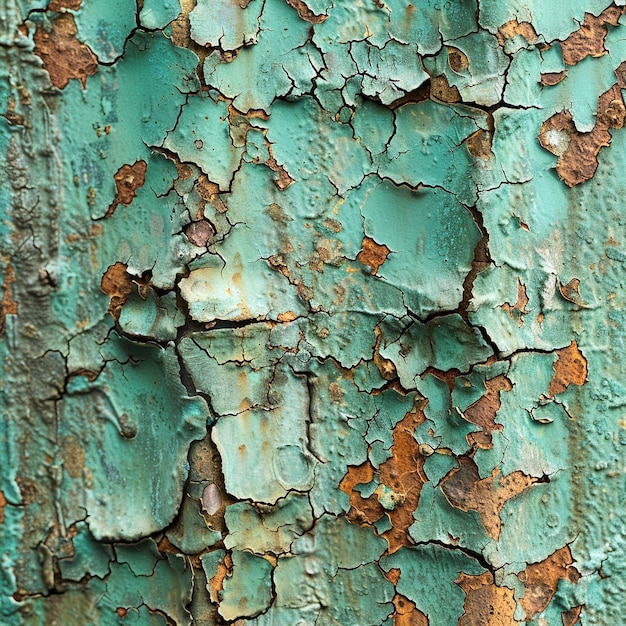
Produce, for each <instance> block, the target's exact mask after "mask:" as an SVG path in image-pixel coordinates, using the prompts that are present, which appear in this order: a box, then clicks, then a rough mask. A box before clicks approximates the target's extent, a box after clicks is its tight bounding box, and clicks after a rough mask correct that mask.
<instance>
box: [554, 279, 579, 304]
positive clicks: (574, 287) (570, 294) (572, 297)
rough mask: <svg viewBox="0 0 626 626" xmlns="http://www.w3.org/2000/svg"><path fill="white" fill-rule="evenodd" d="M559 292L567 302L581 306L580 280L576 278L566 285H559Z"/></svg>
mask: <svg viewBox="0 0 626 626" xmlns="http://www.w3.org/2000/svg"><path fill="white" fill-rule="evenodd" d="M559 292H560V294H561V295H562V296H563V297H564V298H565V299H566V300H567V301H568V302H573V303H574V304H582V301H581V298H580V280H578V278H572V280H570V281H569V283H567V284H566V285H563V284H561V283H559Z"/></svg>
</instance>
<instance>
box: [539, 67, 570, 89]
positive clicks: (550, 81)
mask: <svg viewBox="0 0 626 626" xmlns="http://www.w3.org/2000/svg"><path fill="white" fill-rule="evenodd" d="M566 76H567V70H563V71H562V72H546V73H545V74H542V75H541V77H540V79H539V82H540V83H541V85H543V86H544V87H552V86H553V85H558V84H559V83H560V82H561V81H562V80H563V79H564V78H565V77H566Z"/></svg>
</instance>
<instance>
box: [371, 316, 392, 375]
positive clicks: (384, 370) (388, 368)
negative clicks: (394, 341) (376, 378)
mask: <svg viewBox="0 0 626 626" xmlns="http://www.w3.org/2000/svg"><path fill="white" fill-rule="evenodd" d="M374 336H375V337H376V343H375V344H374V365H375V366H376V368H377V369H378V372H379V373H380V375H381V377H382V378H383V379H384V380H393V379H394V378H396V376H397V372H396V366H395V365H394V362H393V361H391V360H389V359H386V358H385V357H383V356H381V355H380V342H381V340H382V333H381V331H380V327H379V326H375V327H374Z"/></svg>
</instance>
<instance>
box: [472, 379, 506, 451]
mask: <svg viewBox="0 0 626 626" xmlns="http://www.w3.org/2000/svg"><path fill="white" fill-rule="evenodd" d="M485 388H486V389H487V391H486V393H485V395H484V396H482V397H481V398H479V399H478V400H476V402H474V404H471V405H470V406H469V407H467V409H465V411H464V413H463V414H462V416H463V418H464V419H465V420H467V421H468V422H471V423H472V424H476V426H480V428H481V430H480V431H478V432H476V433H469V434H468V435H467V443H468V444H469V445H476V446H478V447H479V448H483V449H485V450H487V449H489V448H491V447H492V446H493V442H492V433H493V432H494V431H496V430H497V431H501V430H502V429H503V426H502V424H497V423H496V415H497V414H498V411H499V410H500V407H501V406H502V402H501V401H500V392H501V391H511V389H513V385H512V384H511V381H510V380H509V379H508V378H507V377H506V376H505V375H504V374H500V375H499V376H496V377H495V378H492V379H490V380H486V381H485Z"/></svg>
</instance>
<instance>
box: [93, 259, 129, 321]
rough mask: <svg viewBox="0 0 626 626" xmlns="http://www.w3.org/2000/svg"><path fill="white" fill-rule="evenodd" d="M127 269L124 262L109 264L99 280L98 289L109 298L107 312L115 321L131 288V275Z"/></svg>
mask: <svg viewBox="0 0 626 626" xmlns="http://www.w3.org/2000/svg"><path fill="white" fill-rule="evenodd" d="M127 269H128V266H127V265H124V263H115V264H114V265H111V266H109V268H108V269H107V271H106V272H105V273H104V276H103V277H102V280H101V281H100V289H101V290H102V291H103V292H104V293H106V294H107V295H108V296H109V297H110V298H111V300H110V302H109V313H110V314H111V315H112V317H113V319H115V320H116V321H117V320H118V319H119V317H120V313H121V311H122V307H123V306H124V305H125V304H126V300H128V296H129V295H130V292H131V291H132V288H133V277H132V275H131V274H129V273H128V272H127V271H126V270H127Z"/></svg>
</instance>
